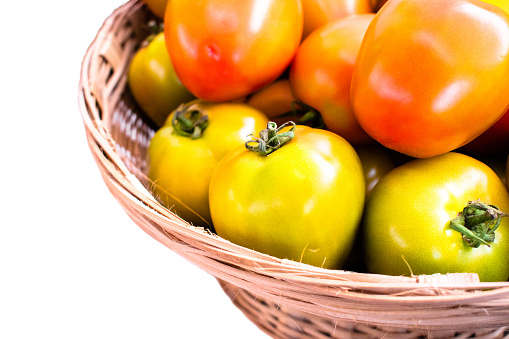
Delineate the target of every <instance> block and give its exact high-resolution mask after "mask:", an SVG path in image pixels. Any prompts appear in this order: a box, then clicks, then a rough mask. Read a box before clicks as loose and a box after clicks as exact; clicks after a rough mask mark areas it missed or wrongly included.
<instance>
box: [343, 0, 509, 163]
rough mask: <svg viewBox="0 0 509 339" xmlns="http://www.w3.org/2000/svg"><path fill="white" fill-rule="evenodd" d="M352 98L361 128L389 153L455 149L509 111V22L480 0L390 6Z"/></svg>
mask: <svg viewBox="0 0 509 339" xmlns="http://www.w3.org/2000/svg"><path fill="white" fill-rule="evenodd" d="M351 91H352V94H351V95H352V104H353V107H354V113H355V116H356V117H357V121H358V122H359V123H360V125H361V126H362V127H363V128H364V130H365V131H366V132H367V133H368V134H369V135H370V136H371V137H373V138H374V139H375V140H377V141H379V142H380V143H381V144H383V145H384V146H386V147H388V148H391V149H393V150H396V151H398V152H401V153H404V154H407V155H410V156H413V157H418V158H424V157H431V156H434V155H438V154H442V153H445V152H448V151H451V150H453V149H456V148H458V147H460V146H462V145H464V144H466V143H468V142H469V141H471V140H473V139H474V138H475V137H477V136H479V135H480V134H481V133H483V132H484V131H486V130H487V129H488V128H489V127H490V126H491V125H493V124H494V123H495V121H497V120H498V119H499V118H500V117H501V116H502V115H503V114H504V111H505V110H506V108H507V107H508V105H509V95H507V93H509V15H508V14H506V13H505V12H504V11H503V10H501V9H500V8H498V7H496V6H493V5H491V4H488V3H485V2H481V1H477V0H448V1H443V0H390V1H388V2H387V3H386V4H385V5H384V6H383V7H382V9H381V10H380V11H379V12H378V13H377V15H376V16H375V18H374V19H373V21H372V23H371V25H370V26H369V28H368V30H367V32H366V35H365V38H364V40H363V43H362V45H361V48H360V50H359V56H358V59H357V62H356V65H355V69H354V74H353V78H352V88H351Z"/></svg>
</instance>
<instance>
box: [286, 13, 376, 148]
mask: <svg viewBox="0 0 509 339" xmlns="http://www.w3.org/2000/svg"><path fill="white" fill-rule="evenodd" d="M374 16H375V15H374V14H362V15H352V16H349V17H347V18H343V19H338V20H336V21H333V22H330V23H329V24H327V25H325V26H322V27H320V28H319V29H317V30H315V31H314V32H313V33H311V34H310V35H309V36H308V37H307V38H306V39H305V40H304V41H303V42H302V44H301V46H300V47H299V49H298V50H297V54H296V55H295V59H294V60H293V62H292V65H291V68H290V84H291V86H292V90H293V92H294V94H295V96H296V97H297V98H298V99H299V100H300V101H302V102H304V103H305V104H307V105H309V106H311V107H313V108H314V109H316V110H318V112H320V114H321V115H322V118H323V121H324V123H325V125H326V126H327V129H328V130H330V131H332V132H334V133H336V134H338V135H340V136H342V137H343V138H345V139H346V140H347V141H348V142H350V143H352V144H354V145H360V144H369V143H373V139H372V138H371V137H370V136H369V135H368V134H366V132H365V131H364V130H363V129H362V127H361V126H360V125H359V123H358V122H357V120H356V118H355V116H354V113H353V110H352V107H351V101H350V83H351V79H352V73H353V69H354V64H355V60H356V58H357V54H358V52H359V47H360V45H361V42H362V39H363V37H364V34H365V32H366V29H367V28H368V26H369V24H370V22H371V20H373V18H374Z"/></svg>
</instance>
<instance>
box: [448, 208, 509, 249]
mask: <svg viewBox="0 0 509 339" xmlns="http://www.w3.org/2000/svg"><path fill="white" fill-rule="evenodd" d="M507 216H509V214H507V213H505V212H502V211H500V210H499V209H498V207H496V206H493V205H487V204H485V203H483V202H480V201H479V200H477V201H469V202H468V205H467V206H466V207H465V208H464V209H463V211H461V212H460V213H458V216H457V217H456V218H454V219H452V220H451V222H450V224H451V228H452V229H453V230H455V231H458V232H460V233H461V234H462V238H463V241H464V242H465V243H466V244H467V245H469V246H471V247H474V248H477V247H479V246H480V245H481V244H484V245H486V246H488V247H490V242H493V241H495V231H496V229H497V228H498V226H500V221H501V219H502V217H507Z"/></svg>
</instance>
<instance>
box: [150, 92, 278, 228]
mask: <svg viewBox="0 0 509 339" xmlns="http://www.w3.org/2000/svg"><path fill="white" fill-rule="evenodd" d="M204 117H207V118H204ZM185 119H187V121H186V120H185ZM267 122H268V119H267V118H266V116H265V115H264V114H263V113H261V112H260V111H258V110H256V109H254V108H251V107H250V106H247V105H245V104H238V103H221V104H214V103H209V102H205V101H199V100H197V101H193V102H191V103H189V104H187V105H185V106H182V107H180V108H179V109H177V110H176V111H175V112H174V113H172V115H171V116H170V117H169V118H168V120H167V122H166V124H165V125H164V126H163V127H162V128H161V129H159V130H158V131H157V132H156V133H155V135H154V137H153V138H152V140H151V141H150V146H149V156H150V159H149V161H150V168H149V174H148V176H149V178H150V179H151V180H152V181H153V185H152V186H153V193H154V195H155V196H156V197H158V198H159V200H160V201H161V202H162V203H163V205H165V206H166V207H168V208H171V209H172V210H173V211H175V212H176V213H177V214H179V215H180V216H181V217H183V218H184V219H185V220H187V221H189V222H193V223H195V224H202V225H203V220H205V221H207V223H209V224H210V211H209V200H208V191H209V181H210V177H211V175H212V171H213V170H214V168H215V167H216V165H217V163H218V162H219V160H221V158H222V157H223V156H224V155H225V154H226V153H228V152H229V151H230V150H232V149H233V148H235V147H237V146H238V145H243V143H244V142H245V141H246V140H247V139H248V138H249V137H248V135H249V134H251V133H256V132H257V131H258V130H260V129H262V128H264V127H265V125H266V124H267Z"/></svg>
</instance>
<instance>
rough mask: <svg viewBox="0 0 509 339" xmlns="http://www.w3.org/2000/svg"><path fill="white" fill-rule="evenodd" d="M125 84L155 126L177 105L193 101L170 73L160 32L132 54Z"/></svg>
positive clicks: (169, 63)
mask: <svg viewBox="0 0 509 339" xmlns="http://www.w3.org/2000/svg"><path fill="white" fill-rule="evenodd" d="M128 82H129V87H130V89H131V92H132V94H133V97H134V99H135V100H136V102H137V103H138V104H139V105H140V107H141V108H142V109H143V110H144V111H145V112H146V113H147V114H148V115H149V117H150V118H151V119H152V120H153V121H154V122H155V123H156V124H157V126H162V125H163V123H164V121H165V120H166V118H167V117H168V115H170V113H171V112H172V111H173V110H174V109H175V108H177V107H178V106H179V105H180V104H182V103H183V102H187V101H190V100H192V99H193V98H194V96H193V95H192V94H191V92H189V91H188V90H187V89H186V88H185V87H184V86H183V85H182V83H181V82H180V80H179V79H178V77H177V76H176V74H175V71H174V70H173V66H172V63H171V60H170V57H169V56H168V51H167V50H166V43H165V40H164V33H163V32H161V33H159V34H157V35H156V36H155V37H153V39H152V40H150V42H149V43H148V45H146V46H143V47H141V48H140V49H139V50H138V51H137V52H136V54H135V55H134V57H133V59H132V61H131V64H130V65H129V71H128Z"/></svg>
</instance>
